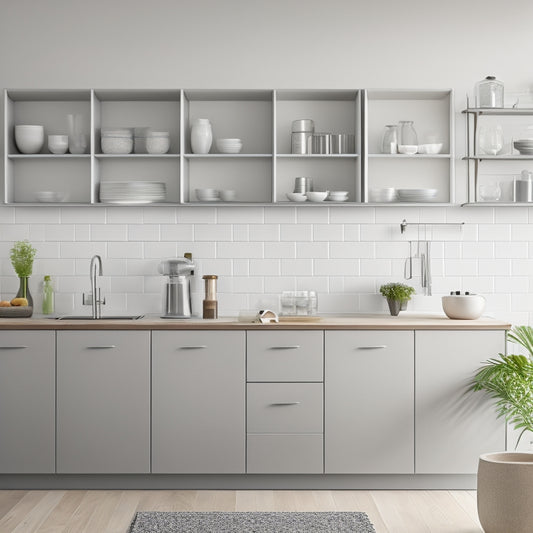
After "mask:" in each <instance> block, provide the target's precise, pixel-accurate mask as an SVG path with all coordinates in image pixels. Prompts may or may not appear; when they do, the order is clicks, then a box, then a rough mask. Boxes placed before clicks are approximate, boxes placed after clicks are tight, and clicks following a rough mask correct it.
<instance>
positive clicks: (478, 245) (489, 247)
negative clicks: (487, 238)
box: [446, 242, 494, 259]
mask: <svg viewBox="0 0 533 533" xmlns="http://www.w3.org/2000/svg"><path fill="white" fill-rule="evenodd" d="M461 253H462V257H464V258H465V259H493V258H494V243H493V242H463V243H462V244H461ZM446 258H448V255H446Z"/></svg>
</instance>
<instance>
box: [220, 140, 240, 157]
mask: <svg viewBox="0 0 533 533" xmlns="http://www.w3.org/2000/svg"><path fill="white" fill-rule="evenodd" d="M215 143H216V146H217V150H218V151H219V152H220V153H221V154H238V153H239V152H240V151H241V150H242V140H241V139H217V140H216V141H215Z"/></svg>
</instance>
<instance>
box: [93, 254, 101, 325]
mask: <svg viewBox="0 0 533 533" xmlns="http://www.w3.org/2000/svg"><path fill="white" fill-rule="evenodd" d="M90 275H91V296H92V300H91V305H92V311H93V318H94V319H96V318H101V316H102V303H103V302H102V299H101V297H100V287H98V276H101V275H102V258H101V257H100V256H99V255H93V257H92V258H91V267H90Z"/></svg>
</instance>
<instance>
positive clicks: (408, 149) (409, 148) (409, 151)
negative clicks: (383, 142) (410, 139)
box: [398, 144, 418, 155]
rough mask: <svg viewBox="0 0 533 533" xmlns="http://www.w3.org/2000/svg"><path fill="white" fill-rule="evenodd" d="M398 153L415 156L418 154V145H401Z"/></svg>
mask: <svg viewBox="0 0 533 533" xmlns="http://www.w3.org/2000/svg"><path fill="white" fill-rule="evenodd" d="M398 152H400V154H406V155H414V154H416V153H417V152H418V145H416V144H399V145H398Z"/></svg>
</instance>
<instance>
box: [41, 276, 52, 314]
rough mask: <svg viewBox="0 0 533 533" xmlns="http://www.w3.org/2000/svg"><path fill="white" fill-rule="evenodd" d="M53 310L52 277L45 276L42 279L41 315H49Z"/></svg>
mask: <svg viewBox="0 0 533 533" xmlns="http://www.w3.org/2000/svg"><path fill="white" fill-rule="evenodd" d="M53 312H54V287H53V286H52V278H50V276H45V277H44V281H43V315H51V314H52V313H53Z"/></svg>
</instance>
